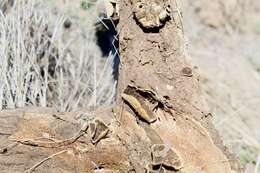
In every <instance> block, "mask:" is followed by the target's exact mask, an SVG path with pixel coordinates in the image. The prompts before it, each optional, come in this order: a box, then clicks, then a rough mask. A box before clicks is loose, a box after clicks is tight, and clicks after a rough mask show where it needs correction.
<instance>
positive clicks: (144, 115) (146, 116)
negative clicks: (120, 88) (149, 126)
mask: <svg viewBox="0 0 260 173" xmlns="http://www.w3.org/2000/svg"><path fill="white" fill-rule="evenodd" d="M122 98H123V99H124V100H125V101H126V102H127V103H128V104H129V105H130V106H131V108H132V109H133V110H134V112H135V113H137V115H138V116H139V117H140V118H141V119H143V120H145V121H146V122H148V123H153V122H155V121H156V120H157V117H156V116H155V115H154V113H152V112H151V111H149V112H150V113H148V112H147V110H145V109H144V108H143V106H142V104H141V103H140V102H139V100H138V99H137V98H135V97H134V96H132V95H128V94H125V93H122Z"/></svg>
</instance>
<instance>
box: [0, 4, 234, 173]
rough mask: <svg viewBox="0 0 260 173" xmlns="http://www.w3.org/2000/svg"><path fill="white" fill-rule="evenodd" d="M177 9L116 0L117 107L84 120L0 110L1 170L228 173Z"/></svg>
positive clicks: (228, 165)
mask: <svg viewBox="0 0 260 173" xmlns="http://www.w3.org/2000/svg"><path fill="white" fill-rule="evenodd" d="M177 9H178V7H177V6H176V3H174V1H173V0H172V1H170V0H142V1H141V2H140V1H139V0H131V1H130V0H124V1H123V0H122V1H121V2H120V22H119V25H118V31H119V46H120V58H121V66H120V73H119V74H120V77H119V84H118V95H117V105H116V106H114V107H112V108H104V109H100V110H97V111H95V112H92V113H88V114H87V116H86V113H53V112H52V111H49V112H48V111H46V110H43V111H42V112H41V111H39V110H36V111H34V110H30V111H26V112H24V111H19V110H17V111H5V112H2V113H1V116H0V123H1V124H6V126H2V127H1V128H0V133H2V134H0V137H1V142H0V146H1V147H2V150H1V151H0V155H1V157H0V168H1V170H3V171H4V172H23V171H28V172H33V171H35V172H55V173H57V172H137V173H143V172H179V173H184V172H185V173H195V172H196V173H199V172H203V171H204V172H207V173H232V172H234V171H232V168H231V165H235V163H236V161H235V160H230V159H228V158H227V156H226V155H225V154H223V150H222V149H221V145H222V144H221V142H220V141H219V140H218V136H217V135H215V134H216V132H215V131H214V129H213V128H212V125H211V120H210V118H211V115H210V114H209V113H205V112H204V111H203V106H202V104H201V99H200V96H199V76H198V74H197V72H196V68H194V67H192V66H191V65H190V64H189V63H188V62H187V58H188V57H187V53H186V45H185V42H184V36H183V33H182V30H181V28H182V25H181V19H180V18H179V17H180V15H179V14H178V12H177V11H178V10H177ZM78 116H86V121H85V122H84V123H79V122H78V121H76V120H75V118H74V117H78ZM3 117H5V118H3ZM231 162H233V163H232V164H231ZM235 166H236V165H235Z"/></svg>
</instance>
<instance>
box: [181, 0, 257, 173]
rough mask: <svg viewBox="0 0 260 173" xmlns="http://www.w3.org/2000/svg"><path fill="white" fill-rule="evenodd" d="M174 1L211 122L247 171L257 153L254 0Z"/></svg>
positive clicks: (251, 168) (253, 166)
mask: <svg viewBox="0 0 260 173" xmlns="http://www.w3.org/2000/svg"><path fill="white" fill-rule="evenodd" d="M180 4H181V7H182V8H183V11H184V13H183V16H184V28H185V34H186V36H187V40H188V47H189V53H190V55H191V61H192V62H193V64H194V65H196V66H198V68H199V73H200V81H201V84H202V94H203V96H204V98H205V103H206V105H208V111H209V112H211V113H212V115H213V117H214V118H213V121H214V125H215V127H216V128H217V129H218V131H219V132H220V135H221V136H222V139H223V140H224V143H225V145H226V146H228V148H229V149H230V150H232V151H233V152H234V153H236V155H237V156H238V157H239V158H240V159H241V162H242V163H243V165H246V167H247V172H248V173H251V172H254V171H255V170H254V168H255V164H256V162H257V158H258V156H259V153H260V150H259V146H260V145H259V144H260V143H259V142H260V138H259V137H260V126H259V124H260V118H259V112H260V109H259V108H260V107H259V103H260V99H259V98H260V97H259V96H260V90H259V84H260V76H259V67H260V66H259V65H260V63H259V62H260V61H259V60H260V59H259V58H260V54H259V45H260V28H259V22H260V11H259V7H260V3H259V1H257V0H250V1H239V0H228V1H207V0H200V1H196V2H193V1H189V0H187V1H182V2H180ZM259 171H260V170H258V172H259Z"/></svg>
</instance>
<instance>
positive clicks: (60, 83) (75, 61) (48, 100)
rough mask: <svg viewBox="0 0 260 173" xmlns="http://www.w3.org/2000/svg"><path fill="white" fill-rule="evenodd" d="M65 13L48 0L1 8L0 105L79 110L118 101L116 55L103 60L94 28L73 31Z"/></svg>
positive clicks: (89, 26)
mask: <svg viewBox="0 0 260 173" xmlns="http://www.w3.org/2000/svg"><path fill="white" fill-rule="evenodd" d="M65 20H66V18H65V17H64V15H63V14H56V15H54V14H53V13H51V12H50V9H48V8H47V6H45V5H44V1H41V0H37V1H34V0H30V1H15V4H14V6H13V7H12V9H11V10H10V11H9V12H8V13H6V14H3V13H2V12H1V11H0V59H1V64H0V109H6V108H8V109H9V108H19V107H26V106H43V107H46V106H52V107H55V108H57V109H58V110H59V111H74V110H78V109H80V108H90V107H96V106H101V105H109V104H111V103H113V100H114V95H115V87H116V82H115V81H114V79H113V76H112V72H113V68H112V66H113V59H114V56H115V55H112V54H110V56H109V57H108V58H103V57H102V55H101V52H100V50H99V48H98V47H97V45H96V43H95V35H94V27H93V25H92V24H91V23H89V24H88V25H87V26H86V25H84V26H82V25H80V24H78V26H77V27H76V28H75V29H73V31H71V32H72V33H73V34H70V33H67V31H66V30H65V29H64V28H63V23H64V21H65Z"/></svg>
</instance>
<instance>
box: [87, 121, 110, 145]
mask: <svg viewBox="0 0 260 173" xmlns="http://www.w3.org/2000/svg"><path fill="white" fill-rule="evenodd" d="M89 128H90V134H91V141H92V143H93V144H96V143H98V142H99V141H100V140H101V139H102V138H104V137H105V136H106V135H107V133H108V131H109V129H108V127H107V126H106V125H105V123H104V122H103V121H102V120H100V119H97V118H96V119H95V120H94V121H92V122H90V123H89Z"/></svg>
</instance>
